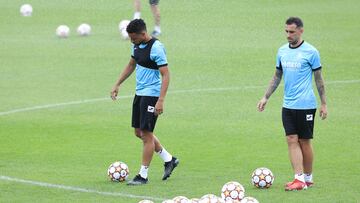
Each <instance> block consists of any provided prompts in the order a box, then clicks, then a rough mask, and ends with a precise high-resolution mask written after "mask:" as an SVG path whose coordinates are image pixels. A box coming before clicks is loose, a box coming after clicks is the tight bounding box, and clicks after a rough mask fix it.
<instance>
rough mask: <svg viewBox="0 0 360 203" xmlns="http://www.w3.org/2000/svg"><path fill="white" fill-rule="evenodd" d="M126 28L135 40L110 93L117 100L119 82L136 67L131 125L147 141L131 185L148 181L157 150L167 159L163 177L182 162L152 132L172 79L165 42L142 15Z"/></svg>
mask: <svg viewBox="0 0 360 203" xmlns="http://www.w3.org/2000/svg"><path fill="white" fill-rule="evenodd" d="M126 31H127V32H128V34H129V37H130V39H131V42H132V43H133V44H134V45H133V47H132V54H131V58H130V61H129V63H128V64H127V65H126V66H125V69H124V70H123V72H122V73H121V74H120V76H119V79H118V80H117V81H116V83H115V86H114V87H113V88H112V90H111V93H110V94H111V98H112V99H113V100H116V96H117V95H118V93H119V87H120V85H121V84H122V83H123V82H124V81H125V80H126V79H127V78H128V77H129V76H130V75H131V74H132V73H133V71H134V70H135V72H136V94H135V97H134V102H133V111H132V127H134V129H135V135H136V136H137V137H138V138H140V139H141V140H142V141H143V144H144V145H143V155H142V165H141V167H140V172H139V174H138V175H136V176H135V178H134V179H133V180H131V181H129V182H128V185H141V184H146V183H147V182H148V169H149V166H150V162H151V160H152V156H153V153H154V151H155V152H157V153H158V154H159V156H160V157H161V158H162V159H163V160H164V162H165V164H164V167H165V170H164V176H163V178H162V179H163V180H166V179H167V178H168V177H170V175H171V172H172V171H173V170H174V168H175V167H176V166H177V165H178V164H179V160H178V159H177V158H176V157H174V156H172V155H171V154H170V153H169V152H167V151H166V150H165V148H164V147H163V146H162V145H161V144H160V141H159V139H158V138H157V137H156V136H155V135H154V133H153V131H154V128H155V123H156V120H157V118H158V116H159V115H161V114H162V113H163V110H164V108H163V105H164V100H165V96H166V92H167V89H168V86H169V79H170V75H169V70H168V62H167V59H166V54H165V49H164V46H163V45H162V43H161V42H160V41H159V40H157V39H156V38H153V37H151V36H150V35H149V34H148V33H147V31H146V24H145V22H144V21H143V20H142V19H135V20H132V21H131V22H130V23H129V25H128V26H127V28H126ZM160 75H161V78H160Z"/></svg>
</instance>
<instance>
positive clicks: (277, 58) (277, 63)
mask: <svg viewBox="0 0 360 203" xmlns="http://www.w3.org/2000/svg"><path fill="white" fill-rule="evenodd" d="M276 69H279V70H282V66H281V59H280V51H278V53H277V54H276Z"/></svg>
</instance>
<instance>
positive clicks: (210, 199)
mask: <svg viewBox="0 0 360 203" xmlns="http://www.w3.org/2000/svg"><path fill="white" fill-rule="evenodd" d="M199 203H225V201H224V200H223V199H221V198H220V197H218V196H216V195H214V194H207V195H204V196H202V197H201V198H200V200H199Z"/></svg>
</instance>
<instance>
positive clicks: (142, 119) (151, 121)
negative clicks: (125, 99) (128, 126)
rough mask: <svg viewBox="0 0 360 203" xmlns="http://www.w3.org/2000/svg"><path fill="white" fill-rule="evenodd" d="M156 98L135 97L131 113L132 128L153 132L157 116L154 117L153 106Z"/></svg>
mask: <svg viewBox="0 0 360 203" xmlns="http://www.w3.org/2000/svg"><path fill="white" fill-rule="evenodd" d="M157 100H158V97H149V96H138V95H135V97H134V102H133V112H132V127H134V128H140V130H147V131H149V132H153V131H154V128H155V124H156V119H157V116H155V104H156V102H157Z"/></svg>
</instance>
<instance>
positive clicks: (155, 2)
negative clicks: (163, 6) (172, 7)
mask: <svg viewBox="0 0 360 203" xmlns="http://www.w3.org/2000/svg"><path fill="white" fill-rule="evenodd" d="M159 1H160V0H149V3H150V5H158V4H159Z"/></svg>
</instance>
